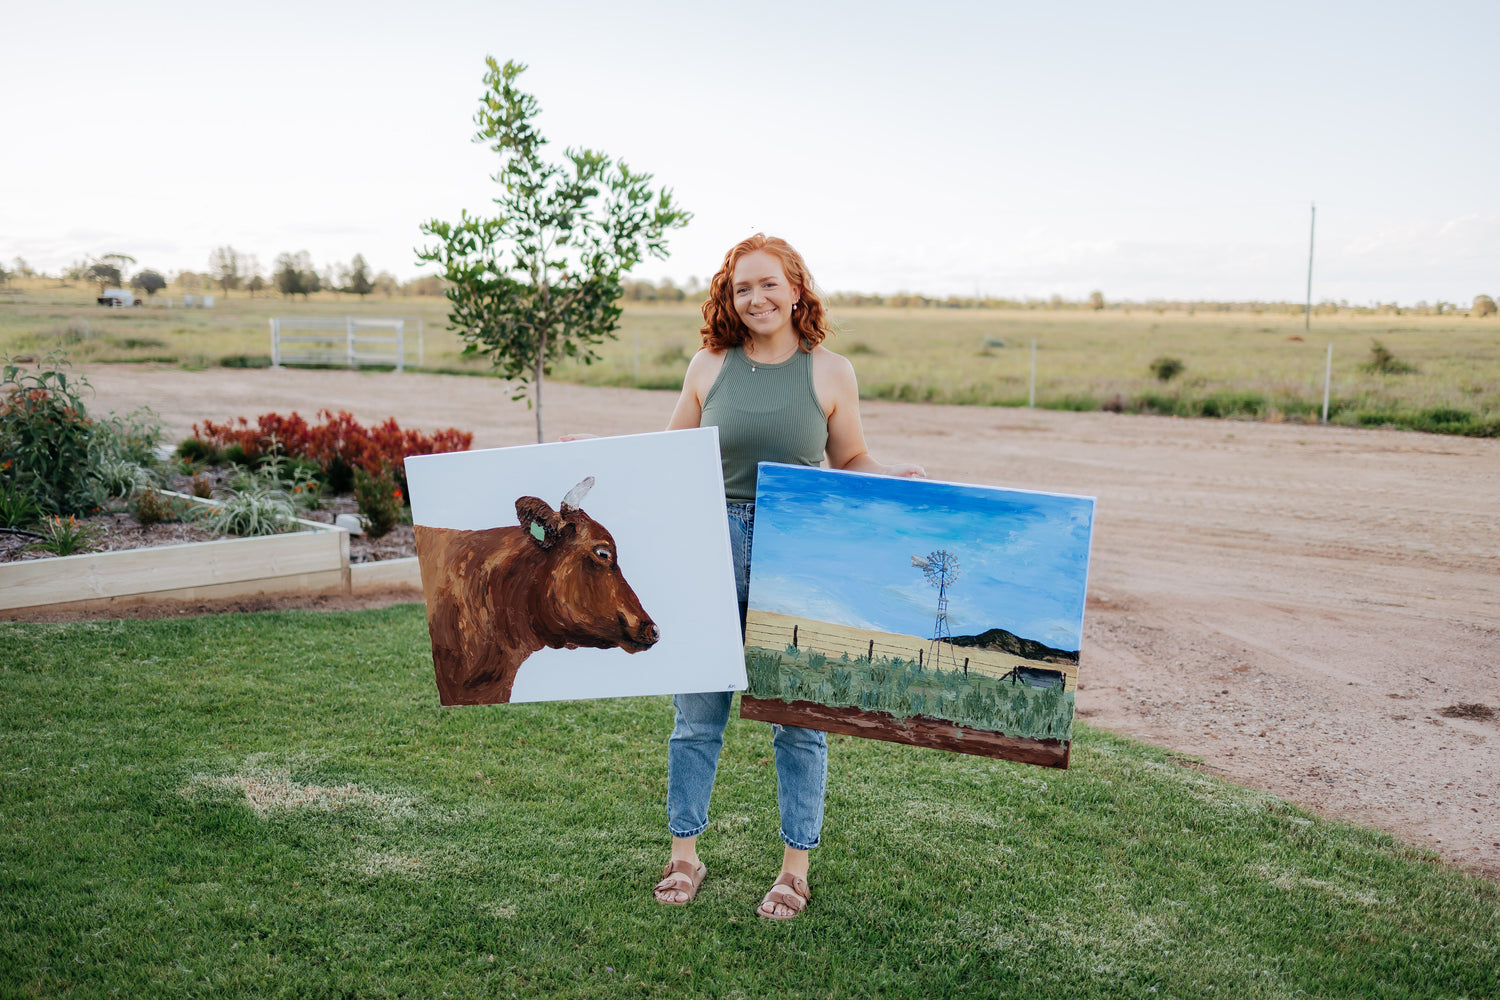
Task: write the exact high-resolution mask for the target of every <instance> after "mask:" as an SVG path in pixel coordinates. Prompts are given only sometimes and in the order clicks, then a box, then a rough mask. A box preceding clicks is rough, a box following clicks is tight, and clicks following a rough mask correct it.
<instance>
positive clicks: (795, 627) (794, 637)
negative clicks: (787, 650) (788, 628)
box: [792, 625, 797, 649]
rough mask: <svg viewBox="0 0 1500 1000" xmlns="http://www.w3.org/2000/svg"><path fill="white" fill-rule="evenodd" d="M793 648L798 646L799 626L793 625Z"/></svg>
mask: <svg viewBox="0 0 1500 1000" xmlns="http://www.w3.org/2000/svg"><path fill="white" fill-rule="evenodd" d="M792 648H793V649H796V648H797V626H795V625H793V626H792Z"/></svg>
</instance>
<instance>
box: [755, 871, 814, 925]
mask: <svg viewBox="0 0 1500 1000" xmlns="http://www.w3.org/2000/svg"><path fill="white" fill-rule="evenodd" d="M810 899H812V889H810V888H809V887H808V885H807V879H805V878H802V877H801V876H799V875H793V874H791V873H790V872H782V873H781V875H780V876H779V877H778V878H777V879H776V881H775V882H773V883H771V888H770V891H768V892H767V893H766V895H765V898H764V899H762V900H761V901H760V905H759V906H757V907H756V908H755V912H756V913H757V914H758V915H759V916H762V917H765V918H766V919H767V920H791V919H792V918H793V917H795V916H797V914H799V913H801V912H802V909H803V907H805V906H807V903H808V900H810ZM777 903H780V904H781V905H782V906H785V907H786V908H787V909H789V910H791V911H792V912H791V913H773V912H771V909H770V908H771V907H772V906H775V905H776V904H777Z"/></svg>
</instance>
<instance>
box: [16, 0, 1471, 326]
mask: <svg viewBox="0 0 1500 1000" xmlns="http://www.w3.org/2000/svg"><path fill="white" fill-rule="evenodd" d="M4 32H5V55H4V58H3V59H0V94H3V96H4V100H5V114H4V117H3V123H0V261H3V262H4V263H5V265H6V266H10V265H11V263H12V259H13V258H14V257H15V256H17V255H19V256H22V257H24V258H25V259H26V260H27V262H28V263H29V264H30V265H31V266H32V267H35V268H39V269H43V270H47V271H53V272H55V271H57V270H58V269H60V268H61V267H64V266H66V265H67V264H69V263H70V262H72V261H74V260H78V259H81V258H84V257H87V256H90V255H98V254H103V253H108V252H113V251H119V252H124V253H128V254H130V255H132V256H134V257H136V258H137V259H138V261H139V262H140V266H141V267H153V268H156V269H157V270H162V271H175V270H179V269H182V268H190V269H196V270H205V269H207V266H208V257H209V254H210V253H211V251H212V250H213V249H214V248H215V247H217V246H222V245H225V244H229V245H232V246H234V247H235V248H236V249H238V250H240V251H242V252H245V253H250V254H254V255H255V256H256V257H257V258H258V260H259V262H260V264H261V266H262V268H265V269H268V268H269V267H270V265H271V263H272V261H273V260H274V258H275V257H276V255H277V254H279V253H283V252H295V251H298V250H306V251H308V252H309V253H310V254H311V255H312V257H313V260H314V261H315V262H316V263H318V264H319V265H320V266H322V265H324V264H328V263H333V262H347V261H348V260H349V259H350V258H352V257H353V255H354V254H356V253H360V254H363V255H364V256H365V258H366V259H367V260H368V261H369V263H370V264H371V265H372V267H373V268H375V269H376V270H388V271H390V272H392V273H394V274H396V275H397V276H398V277H400V278H402V279H405V278H409V277H413V276H416V275H417V274H420V273H424V272H423V271H422V269H421V268H420V267H419V265H418V262H417V260H416V258H415V255H414V248H415V247H417V246H418V245H419V244H421V243H422V242H423V236H422V234H421V232H420V231H419V226H420V224H421V223H422V222H423V221H426V220H429V219H434V218H436V219H443V220H454V219H456V218H457V217H458V216H459V213H460V212H461V211H463V210H466V209H467V210H469V211H471V212H481V213H483V212H485V211H487V210H491V209H492V208H493V205H492V202H491V199H492V198H493V197H494V191H493V188H494V185H493V182H492V181H491V180H490V175H491V174H492V173H493V172H494V171H495V169H496V167H497V163H496V161H495V157H494V154H492V153H490V152H489V151H488V150H486V149H485V148H484V147H483V146H480V145H477V144H474V143H473V142H472V141H471V139H472V134H473V124H472V117H473V113H474V111H475V109H476V108H477V106H478V100H479V97H480V95H481V92H482V90H483V86H482V82H481V80H482V77H483V74H484V69H485V67H484V58H485V56H486V55H493V56H495V57H496V58H498V59H499V60H501V61H502V62H503V61H505V60H507V59H515V60H517V61H520V62H524V63H526V64H528V65H529V66H530V69H529V70H528V71H527V72H526V73H525V74H524V75H523V76H522V77H521V86H522V87H523V89H525V90H527V91H529V92H530V93H532V94H533V95H535V96H536V98H537V100H538V102H539V103H540V106H541V109H542V113H541V115H540V116H539V118H538V120H537V125H538V127H539V128H540V129H541V131H542V133H543V134H544V135H546V136H547V137H548V138H549V139H550V141H551V145H550V148H551V151H552V152H553V154H554V155H555V156H558V157H560V156H561V154H562V151H563V150H564V149H565V148H567V147H570V146H583V147H589V148H594V149H599V150H602V151H604V152H605V153H607V154H609V155H611V156H614V157H618V158H621V159H623V160H624V161H625V162H627V163H628V164H629V165H630V166H631V167H632V168H634V169H636V170H645V171H647V172H650V173H652V174H653V175H654V176H655V177H656V180H657V182H658V183H659V184H662V185H664V186H667V187H670V188H671V189H672V190H673V191H674V192H675V194H676V196H677V199H678V201H679V202H680V203H681V204H682V206H683V207H685V208H687V209H688V210H690V211H691V212H693V213H694V218H693V220H692V222H691V223H690V224H689V225H688V226H687V227H686V228H685V229H682V230H679V231H677V232H675V233H674V234H673V236H672V239H671V241H670V249H671V256H670V258H669V259H667V260H665V261H656V260H652V261H648V262H647V263H645V264H643V265H641V267H640V268H638V270H637V272H636V276H637V277H642V278H647V279H650V280H659V279H661V278H664V277H670V278H673V279H674V280H677V281H679V282H683V281H686V280H687V279H688V278H690V277H697V278H699V279H700V280H701V279H705V278H706V277H707V276H708V275H710V274H711V273H712V272H713V271H714V270H715V269H716V268H717V266H718V264H719V263H720V261H721V260H722V259H723V255H724V252H725V251H726V250H727V249H728V248H729V247H730V246H731V245H732V244H733V243H735V242H737V241H738V240H739V239H741V238H743V237H745V236H747V235H750V234H751V233H754V232H757V231H764V232H767V233H771V234H775V235H780V236H783V237H785V238H786V239H788V240H790V241H791V242H792V244H793V245H795V246H796V247H798V249H799V250H801V251H802V253H803V255H804V256H805V258H806V259H807V261H808V264H809V265H810V267H811V270H812V273H813V275H814V277H815V279H816V280H817V282H818V284H819V285H820V286H821V287H822V288H824V289H826V290H837V291H865V292H878V293H894V292H900V291H908V292H917V293H923V294H928V295H940V296H946V295H965V296H967V295H976V294H978V295H991V296H1006V297H1016V298H1024V297H1034V298H1045V297H1049V296H1051V295H1054V294H1058V295H1062V296H1064V297H1067V298H1074V299H1077V298H1082V297H1084V296H1086V295H1088V294H1089V293H1090V292H1091V291H1093V290H1095V289H1098V290H1100V291H1102V292H1103V293H1104V295H1105V297H1106V298H1107V299H1135V300H1145V299H1151V298H1188V299H1191V298H1198V299H1233V300H1248V299H1262V300H1283V301H1301V300H1302V298H1303V297H1304V296H1305V294H1306V290H1307V288H1306V285H1307V266H1308V240H1309V223H1310V209H1311V206H1312V205H1313V204H1314V203H1316V205H1317V230H1316V254H1315V264H1314V272H1313V297H1314V298H1315V299H1317V300H1319V301H1322V300H1333V301H1339V300H1349V301H1350V302H1353V303H1356V304H1364V303H1369V302H1389V301H1398V302H1402V303H1407V304H1410V303H1415V302H1417V301H1429V302H1435V301H1439V300H1443V301H1449V302H1457V303H1462V304H1467V303H1469V302H1470V301H1471V300H1472V299H1473V297H1474V296H1475V295H1476V294H1480V293H1488V294H1500V193H1497V192H1500V185H1496V184H1495V182H1494V174H1495V169H1496V167H1495V165H1496V164H1497V163H1500V129H1497V128H1496V125H1495V123H1496V121H1497V120H1500V114H1497V112H1500V83H1497V77H1496V73H1495V69H1494V60H1493V59H1492V58H1491V56H1490V53H1491V50H1492V49H1493V47H1494V44H1495V39H1496V38H1500V4H1496V3H1494V2H1493V0H1482V2H1472V3H1450V2H1441V0H1439V2H1433V3H1427V4H1421V5H1418V4H1412V3H1399V4H1398V3H1383V2H1378V0H1374V2H1372V0H1362V2H1357V3H1353V2H1329V3H1318V4H1305V3H1290V2H1281V0H1271V2H1265V3H1259V4H1254V5H1248V4H1237V5H1228V4H1213V5H1208V4H1191V3H1186V2H1172V3H1161V2H1158V3H1150V2H1148V3H1142V4H1107V3H1087V2H1083V3H1071V4H1037V3H1024V4H1022V3H1003V2H988V3H966V2H956V0H930V2H927V3H922V4H917V3H912V2H906V3H891V2H884V0H867V2H861V3H845V2H828V3H806V2H782V0H764V2H755V3H748V4H747V3H737V4H725V3H715V2H708V0H697V2H692V3H689V2H686V0H682V2H676V0H674V2H652V0H637V2H634V3H630V4H622V3H618V2H597V0H559V2H553V3H524V4H523V3H516V2H511V0H429V2H427V3H424V4H419V5H414V4H404V3H403V4H397V3H391V2H387V0H362V2H359V3H353V2H345V0H333V2H319V3H311V4H310V3H290V2H283V0H271V2H262V3H252V4H249V5H224V4H202V3H186V2H168V0H138V2H136V3H133V4H128V5H121V4H118V3H114V4H105V3H98V2H92V0H86V2H74V3H55V4H40V3H29V4H24V5H22V4H13V5H10V7H9V9H7V11H6V16H5V21H4Z"/></svg>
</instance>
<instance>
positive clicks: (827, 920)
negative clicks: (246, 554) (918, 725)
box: [0, 605, 1500, 998]
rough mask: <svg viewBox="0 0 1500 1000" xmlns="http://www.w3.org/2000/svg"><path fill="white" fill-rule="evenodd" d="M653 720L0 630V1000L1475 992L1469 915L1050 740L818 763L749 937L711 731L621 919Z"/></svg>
mask: <svg viewBox="0 0 1500 1000" xmlns="http://www.w3.org/2000/svg"><path fill="white" fill-rule="evenodd" d="M669 724H670V714H669V706H668V703H667V701H666V699H662V698H650V699H634V700H620V701H595V702H578V703H562V704H551V705H525V706H511V707H504V708H483V709H440V708H439V707H438V706H437V699H436V696H435V692H434V688H433V684H432V678H431V666H430V660H429V657H428V653H427V639H426V629H425V624H424V622H423V618H422V614H421V609H420V608H419V607H417V606H414V605H407V606H403V607H397V608H392V609H386V610H379V611H366V612H353V613H337V614H331V613H310V612H308V613H302V612H288V613H275V614H256V615H225V616H215V617H204V618H184V619H176V620H161V621H124V622H100V623H83V624H75V625H62V626H49V625H23V624H14V623H11V624H0V996H6V997H9V996H22V997H24V996H45V997H78V996H99V997H111V996H124V997H144V996H174V997H175V996H213V997H224V996H254V997H261V996H269V997H281V996H286V997H325V996H330V997H331V996H339V997H344V996H349V997H353V996H360V997H364V996H413V997H440V996H454V997H471V996H476V997H477V996H501V997H507V996H526V997H530V996H562V997H651V996H662V997H697V996H725V997H746V998H759V997H766V996H778V995H784V996H797V997H802V996H807V997H875V996H880V997H941V996H952V995H968V996H980V997H1009V996H1015V997H1021V996H1025V997H1029V998H1036V997H1058V998H1075V997H1153V998H1160V997H1185V996H1194V997H1196V996H1213V997H1291V996H1317V997H1359V998H1369V997H1382V998H1383V997H1414V996H1431V997H1472V998H1479V997H1493V996H1496V995H1500V971H1497V970H1500V948H1497V940H1500V888H1497V886H1495V885H1494V884H1492V883H1489V882H1485V881H1482V880H1478V879H1475V878H1471V877H1467V876H1464V875H1462V874H1459V873H1457V872H1455V871H1453V870H1450V869H1448V868H1446V867H1444V866H1443V865H1442V864H1440V863H1438V862H1437V861H1436V860H1435V859H1434V858H1433V857H1432V856H1430V855H1428V854H1425V853H1422V852H1419V851H1416V850H1413V849H1410V848H1407V847H1403V846H1401V845H1399V844H1397V843H1396V842H1394V841H1393V840H1391V839H1390V838H1389V837H1386V836H1384V835H1381V834H1377V833H1373V832H1370V831H1368V830H1363V829H1359V828H1355V827H1351V826H1346V825H1340V824H1335V823H1328V822H1324V821H1322V820H1319V819H1315V818H1314V817H1312V816H1309V815H1308V814H1306V813H1304V812H1301V811H1300V810H1297V809H1295V808H1292V807H1290V806H1288V805H1286V804H1284V803H1282V802H1280V801H1278V800H1276V799H1274V798H1272V797H1270V796H1268V795H1264V794H1261V793H1258V792H1252V791H1247V790H1245V789H1242V788H1238V787H1236V786H1234V785H1230V784H1227V783H1225V782H1222V781H1219V780H1217V779H1214V778H1212V777H1208V776H1205V775H1203V774H1201V773H1200V772H1198V771H1196V770H1194V769H1193V768H1192V767H1191V766H1189V763H1190V762H1187V761H1184V760H1183V759H1181V758H1176V757H1173V756H1172V755H1170V754H1167V753H1164V752H1162V751H1158V750H1154V749H1149V748H1146V747H1143V746H1140V745H1138V744H1135V743H1131V742H1129V741H1127V740H1123V739H1118V738H1114V737H1111V736H1107V735H1105V734H1102V733H1100V732H1097V731H1092V730H1089V729H1088V728H1086V727H1085V726H1082V725H1080V726H1079V727H1078V732H1077V733H1076V734H1075V735H1076V736H1077V739H1078V742H1077V743H1075V747H1074V753H1073V769H1072V770H1071V771H1068V772H1056V771H1050V770H1046V771H1044V770H1041V769H1037V768H1028V767H1026V766H1024V765H1017V764H1010V763H1006V762H1001V761H994V760H989V759H983V758H976V757H967V756H960V755H953V754H946V753H940V752H934V751H926V750H918V749H914V748H910V747H904V746H898V745H893V744H889V743H883V742H877V741H865V740H856V739H848V738H834V740H833V743H832V752H831V763H830V771H831V780H830V792H829V800H828V821H827V825H826V828H825V845H824V846H823V847H822V848H820V849H819V850H818V852H817V853H816V856H815V860H814V864H815V867H814V879H813V886H814V892H815V896H814V899H813V901H812V905H811V907H810V908H809V910H808V912H807V913H806V914H804V915H803V917H801V918H799V919H798V920H796V921H793V922H791V923H789V924H772V923H769V922H766V921H762V920H758V919H757V918H756V917H755V916H754V915H753V913H752V907H753V906H754V903H755V902H756V901H757V900H758V899H759V897H760V895H761V893H762V892H763V891H764V889H765V888H766V886H767V885H768V884H769V882H770V880H771V878H772V877H773V876H774V874H775V871H776V865H777V860H778V858H779V855H780V844H779V841H778V840H777V838H776V832H775V831H776V808H775V782H774V777H773V769H772V766H771V763H770V746H769V741H768V738H767V733H766V727H765V726H764V725H762V724H756V723H743V722H738V721H736V722H735V723H733V724H732V725H731V727H730V731H729V734H728V742H727V746H726V750H725V756H724V760H723V764H722V767H721V771H720V782H719V787H718V790H717V793H716V796H715V801H714V820H715V822H714V826H713V827H712V829H711V830H710V831H709V832H708V833H707V834H706V835H705V836H704V838H703V841H702V849H703V851H704V855H705V858H706V860H707V862H708V865H709V868H710V875H709V879H708V881H707V883H706V884H705V886H704V888H703V891H702V893H701V894H700V896H699V898H698V899H697V900H696V901H695V902H694V903H693V904H692V905H691V906H688V907H686V908H680V909H679V908H668V907H662V906H658V905H657V904H655V903H654V902H653V901H652V900H651V896H650V892H649V889H650V885H651V884H652V882H653V881H654V880H655V878H656V877H657V872H658V871H659V869H660V865H661V864H662V863H663V862H664V860H665V858H664V855H665V847H666V834H665V831H664V815H663V814H664V808H663V794H664V793H663V786H664V776H665V766H666V746H665V744H666V736H667V732H668V727H669ZM252 801H253V803H254V804H255V808H252V804H251V803H252Z"/></svg>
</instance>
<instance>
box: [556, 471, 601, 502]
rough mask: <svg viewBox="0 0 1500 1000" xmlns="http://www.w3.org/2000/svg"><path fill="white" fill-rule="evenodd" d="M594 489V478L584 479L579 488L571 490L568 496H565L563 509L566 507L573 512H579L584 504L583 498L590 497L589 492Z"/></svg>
mask: <svg viewBox="0 0 1500 1000" xmlns="http://www.w3.org/2000/svg"><path fill="white" fill-rule="evenodd" d="M593 488H594V477H593V476H589V477H588V478H586V479H584V480H583V481H582V482H581V483H579V484H578V485H577V486H575V487H573V488H572V489H571V490H569V491H568V495H567V496H565V497H563V502H562V505H563V507H565V508H572V509H573V510H578V509H579V507H580V506H581V505H582V504H583V498H584V497H586V496H588V495H589V490H591V489H593Z"/></svg>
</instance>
